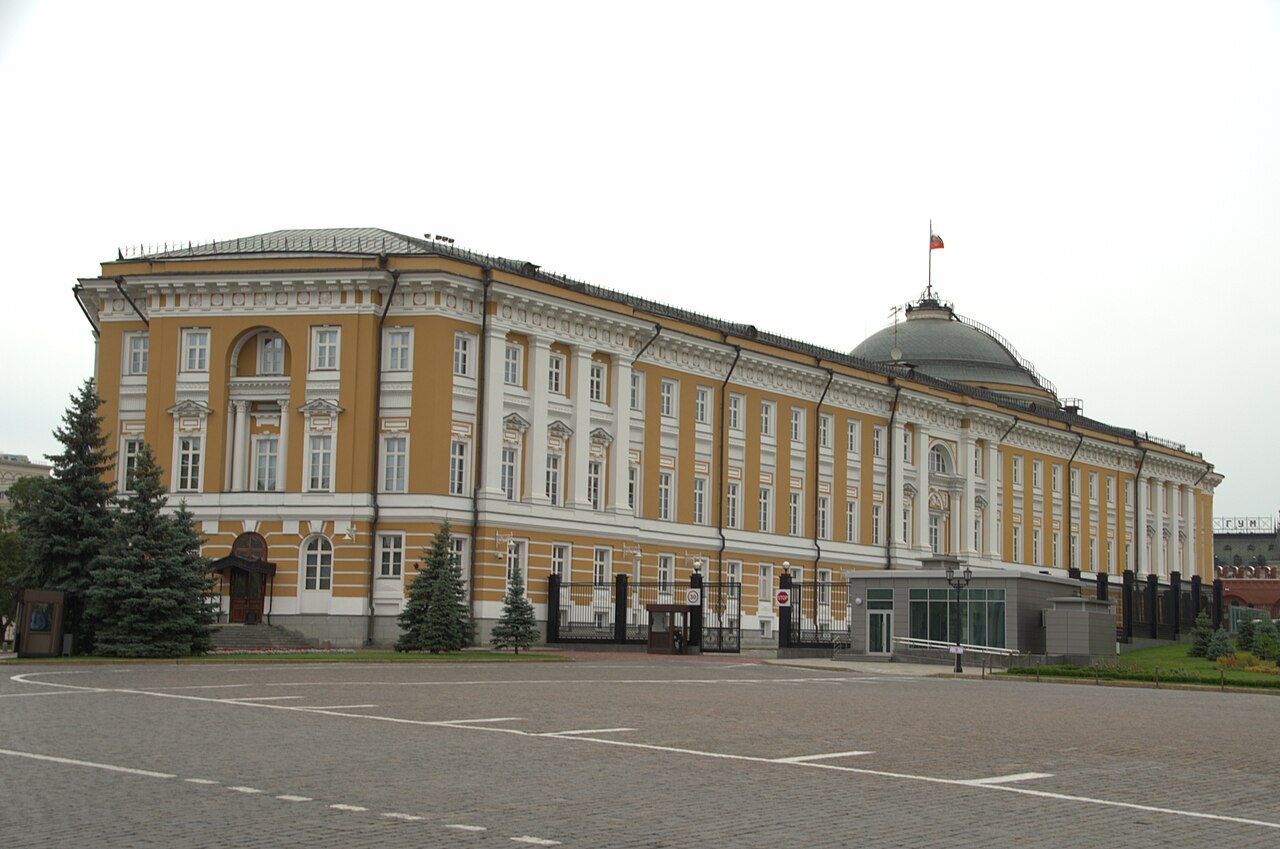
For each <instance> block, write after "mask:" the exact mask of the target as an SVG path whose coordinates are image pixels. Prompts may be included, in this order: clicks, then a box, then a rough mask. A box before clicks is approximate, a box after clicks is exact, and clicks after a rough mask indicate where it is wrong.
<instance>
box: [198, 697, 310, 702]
mask: <svg viewBox="0 0 1280 849" xmlns="http://www.w3.org/2000/svg"><path fill="white" fill-rule="evenodd" d="M300 698H302V696H244V697H242V698H236V699H218V700H217V701H220V702H287V701H289V700H290V699H300Z"/></svg>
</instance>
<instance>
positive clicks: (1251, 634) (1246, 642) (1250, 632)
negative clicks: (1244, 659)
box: [1236, 619, 1257, 652]
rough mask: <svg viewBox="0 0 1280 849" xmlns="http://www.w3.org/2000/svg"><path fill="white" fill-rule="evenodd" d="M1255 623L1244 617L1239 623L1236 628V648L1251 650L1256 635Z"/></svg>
mask: <svg viewBox="0 0 1280 849" xmlns="http://www.w3.org/2000/svg"><path fill="white" fill-rule="evenodd" d="M1255 628H1257V624H1256V623H1255V622H1254V621H1253V620H1252V619H1246V620H1244V621H1243V622H1241V623H1240V627H1239V628H1238V629H1237V630H1236V648H1237V649H1239V650H1240V651H1247V652H1252V651H1253V641H1254V638H1255V637H1257V632H1256V631H1255Z"/></svg>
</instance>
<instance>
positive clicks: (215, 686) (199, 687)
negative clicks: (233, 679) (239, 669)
mask: <svg viewBox="0 0 1280 849" xmlns="http://www.w3.org/2000/svg"><path fill="white" fill-rule="evenodd" d="M252 686H253V685H252V684H191V685H189V686H185V687H156V688H155V689H157V690H234V689H237V688H240V687H252Z"/></svg>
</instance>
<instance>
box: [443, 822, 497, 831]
mask: <svg viewBox="0 0 1280 849" xmlns="http://www.w3.org/2000/svg"><path fill="white" fill-rule="evenodd" d="M445 828H456V829H457V830H458V831H488V830H489V829H487V828H485V827H484V826H482V825H463V824H462V823H459V822H455V823H450V824H448V825H446V826H445Z"/></svg>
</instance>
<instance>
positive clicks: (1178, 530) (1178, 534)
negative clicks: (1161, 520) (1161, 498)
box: [1169, 484, 1191, 580]
mask: <svg viewBox="0 0 1280 849" xmlns="http://www.w3.org/2000/svg"><path fill="white" fill-rule="evenodd" d="M1169 528H1170V529H1171V531H1172V533H1170V534H1169V555H1170V558H1171V559H1172V561H1173V562H1172V563H1170V564H1169V571H1170V572H1181V571H1182V487H1180V486H1178V485H1177V484H1174V485H1173V492H1172V493H1170V498H1169ZM1190 577H1191V576H1190V575H1188V576H1187V578H1188V580H1190Z"/></svg>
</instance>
